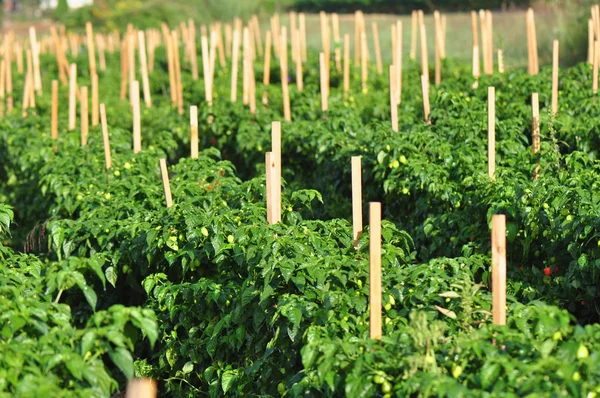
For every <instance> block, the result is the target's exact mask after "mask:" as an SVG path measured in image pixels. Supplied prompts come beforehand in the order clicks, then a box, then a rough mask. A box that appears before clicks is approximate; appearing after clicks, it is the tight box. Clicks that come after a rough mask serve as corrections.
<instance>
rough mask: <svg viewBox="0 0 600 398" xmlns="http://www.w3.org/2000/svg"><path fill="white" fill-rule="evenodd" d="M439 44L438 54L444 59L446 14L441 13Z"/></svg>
mask: <svg viewBox="0 0 600 398" xmlns="http://www.w3.org/2000/svg"><path fill="white" fill-rule="evenodd" d="M441 31H442V34H441V37H440V39H441V45H440V54H441V57H442V59H446V15H444V14H442V21H441Z"/></svg>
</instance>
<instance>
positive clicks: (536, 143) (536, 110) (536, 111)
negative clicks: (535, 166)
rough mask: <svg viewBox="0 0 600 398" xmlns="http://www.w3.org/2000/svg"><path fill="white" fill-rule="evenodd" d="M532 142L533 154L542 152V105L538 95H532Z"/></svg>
mask: <svg viewBox="0 0 600 398" xmlns="http://www.w3.org/2000/svg"><path fill="white" fill-rule="evenodd" d="M531 131H532V133H531V142H532V148H533V153H538V151H539V150H540V103H539V97H538V93H533V94H531Z"/></svg>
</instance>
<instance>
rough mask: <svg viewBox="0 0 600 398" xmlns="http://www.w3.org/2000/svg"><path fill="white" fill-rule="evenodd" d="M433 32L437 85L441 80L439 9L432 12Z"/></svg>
mask: <svg viewBox="0 0 600 398" xmlns="http://www.w3.org/2000/svg"><path fill="white" fill-rule="evenodd" d="M433 19H434V24H433V29H434V30H433V32H434V41H435V85H436V86H439V85H440V83H441V81H442V69H441V68H442V63H441V56H442V54H441V51H442V50H441V45H442V43H441V34H442V32H441V21H440V13H439V11H434V12H433Z"/></svg>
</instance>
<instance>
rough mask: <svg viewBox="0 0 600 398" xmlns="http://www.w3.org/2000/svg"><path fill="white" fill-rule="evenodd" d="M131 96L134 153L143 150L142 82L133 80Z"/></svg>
mask: <svg viewBox="0 0 600 398" xmlns="http://www.w3.org/2000/svg"><path fill="white" fill-rule="evenodd" d="M130 90H131V97H132V99H133V105H132V110H133V153H139V152H140V151H141V150H142V126H141V124H142V123H141V115H140V83H139V82H138V81H137V80H134V81H132V82H131V88H130Z"/></svg>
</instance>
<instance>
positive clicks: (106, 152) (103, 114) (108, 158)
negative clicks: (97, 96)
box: [100, 104, 112, 170]
mask: <svg viewBox="0 0 600 398" xmlns="http://www.w3.org/2000/svg"><path fill="white" fill-rule="evenodd" d="M100 121H101V123H102V141H103V143H104V164H105V166H106V170H109V169H110V168H111V167H112V157H111V155H110V140H109V138H108V123H107V122H106V107H105V106H104V104H100Z"/></svg>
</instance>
